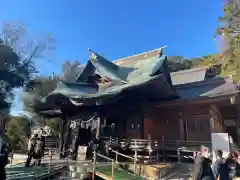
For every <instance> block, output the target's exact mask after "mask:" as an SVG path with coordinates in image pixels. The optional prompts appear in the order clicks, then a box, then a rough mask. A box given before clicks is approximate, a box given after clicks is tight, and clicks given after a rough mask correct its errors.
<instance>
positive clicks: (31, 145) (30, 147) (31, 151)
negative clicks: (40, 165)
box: [25, 133, 38, 167]
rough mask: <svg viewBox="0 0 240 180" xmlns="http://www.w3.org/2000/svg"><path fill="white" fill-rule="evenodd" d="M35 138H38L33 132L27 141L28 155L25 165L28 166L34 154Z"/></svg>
mask: <svg viewBox="0 0 240 180" xmlns="http://www.w3.org/2000/svg"><path fill="white" fill-rule="evenodd" d="M37 138H38V134H36V133H35V134H33V135H32V136H31V137H30V139H29V141H28V157H27V160H26V162H25V167H29V166H30V163H31V160H32V158H33V156H34V152H35V146H36V141H37Z"/></svg>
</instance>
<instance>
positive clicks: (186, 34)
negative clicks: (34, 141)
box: [0, 0, 222, 74]
mask: <svg viewBox="0 0 240 180" xmlns="http://www.w3.org/2000/svg"><path fill="white" fill-rule="evenodd" d="M221 5H222V4H221V1H219V0H201V1H195V0H182V1H180V0H174V1H173V0H147V1H146V0H121V1H120V0H118V1H117V0H1V7H2V8H1V11H0V17H1V19H2V20H22V21H25V22H26V23H27V24H28V25H29V30H30V31H31V32H42V33H49V34H51V35H52V36H53V37H54V38H55V39H56V48H57V49H56V51H55V53H54V55H52V56H51V57H48V58H49V59H50V60H52V62H51V63H48V64H46V63H47V62H46V63H43V61H42V62H41V63H38V68H39V70H40V72H41V73H42V74H51V73H52V72H56V73H59V72H60V71H61V64H62V63H63V62H64V61H65V60H78V61H80V62H82V63H85V62H86V60H87V57H88V55H89V54H88V51H87V49H88V48H92V49H93V50H94V51H97V52H99V53H100V54H102V55H103V56H105V57H106V58H108V59H109V60H114V59H118V58H120V57H125V56H129V55H132V54H135V53H140V52H143V51H147V50H151V49H155V48H158V47H161V46H164V45H167V46H168V48H167V55H181V56H185V57H196V56H201V55H206V54H209V53H215V52H217V43H216V41H215V40H214V39H213V35H214V31H215V29H216V28H217V26H218V21H217V18H218V16H219V15H221Z"/></svg>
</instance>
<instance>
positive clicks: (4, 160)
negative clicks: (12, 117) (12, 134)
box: [0, 136, 11, 180]
mask: <svg viewBox="0 0 240 180" xmlns="http://www.w3.org/2000/svg"><path fill="white" fill-rule="evenodd" d="M10 152H11V147H10V144H9V143H8V141H7V140H6V138H4V137H3V136H0V179H1V180H5V179H6V170H5V167H6V165H7V164H8V155H9V153H10Z"/></svg>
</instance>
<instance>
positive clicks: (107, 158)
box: [96, 153, 114, 161]
mask: <svg viewBox="0 0 240 180" xmlns="http://www.w3.org/2000/svg"><path fill="white" fill-rule="evenodd" d="M96 155H97V156H99V157H102V158H104V159H106V160H109V161H114V159H111V158H109V157H107V156H104V155H102V154H99V153H96Z"/></svg>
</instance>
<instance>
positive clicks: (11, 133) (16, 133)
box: [5, 116, 33, 150]
mask: <svg viewBox="0 0 240 180" xmlns="http://www.w3.org/2000/svg"><path fill="white" fill-rule="evenodd" d="M32 125H33V124H31V122H30V121H29V119H28V118H27V117H24V116H9V118H8V120H7V122H6V128H5V135H6V137H7V139H8V140H9V142H10V144H11V147H12V149H13V150H25V149H26V147H27V146H26V142H27V141H26V140H27V139H28V137H29V135H30V133H31V127H32Z"/></svg>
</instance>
